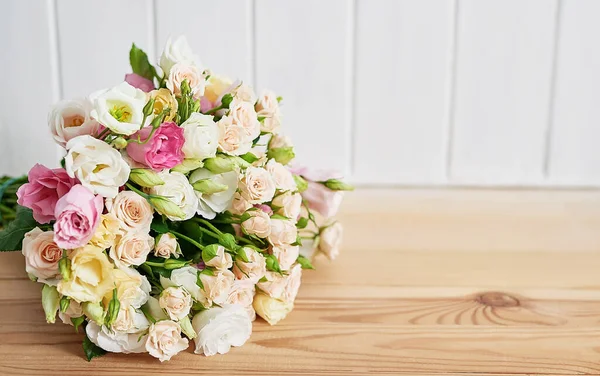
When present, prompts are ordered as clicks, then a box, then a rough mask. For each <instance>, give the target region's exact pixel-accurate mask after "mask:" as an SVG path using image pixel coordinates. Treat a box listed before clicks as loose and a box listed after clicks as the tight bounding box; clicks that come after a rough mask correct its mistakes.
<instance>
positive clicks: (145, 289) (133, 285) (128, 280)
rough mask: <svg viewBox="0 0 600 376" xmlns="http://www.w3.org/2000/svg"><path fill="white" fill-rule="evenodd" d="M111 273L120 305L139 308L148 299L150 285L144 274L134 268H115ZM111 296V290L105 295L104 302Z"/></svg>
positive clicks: (106, 302)
mask: <svg viewBox="0 0 600 376" xmlns="http://www.w3.org/2000/svg"><path fill="white" fill-rule="evenodd" d="M113 274H114V278H115V285H116V288H117V297H118V299H119V302H121V306H132V307H133V308H140V307H141V306H142V305H144V304H145V303H146V302H147V301H148V299H149V298H150V290H151V289H152V287H151V286H150V282H148V278H146V276H144V275H141V274H140V272H138V271H137V270H135V269H134V268H123V269H115V270H114V271H113ZM111 298H112V291H111V292H110V293H109V294H108V295H107V296H105V298H104V303H105V304H108V302H109V301H110V299H111Z"/></svg>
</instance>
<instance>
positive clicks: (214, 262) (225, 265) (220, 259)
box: [204, 245, 233, 270]
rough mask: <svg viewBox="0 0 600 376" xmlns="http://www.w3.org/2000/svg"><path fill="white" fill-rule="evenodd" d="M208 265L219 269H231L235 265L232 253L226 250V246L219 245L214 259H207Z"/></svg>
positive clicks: (206, 263)
mask: <svg viewBox="0 0 600 376" xmlns="http://www.w3.org/2000/svg"><path fill="white" fill-rule="evenodd" d="M204 264H205V265H206V266H210V267H212V268H216V269H217V270H223V269H229V268H231V266H232V265H233V259H232V258H231V255H230V254H229V253H227V252H226V251H225V247H223V246H221V245H219V246H217V254H216V255H215V257H213V258H212V259H210V260H208V261H205V262H204Z"/></svg>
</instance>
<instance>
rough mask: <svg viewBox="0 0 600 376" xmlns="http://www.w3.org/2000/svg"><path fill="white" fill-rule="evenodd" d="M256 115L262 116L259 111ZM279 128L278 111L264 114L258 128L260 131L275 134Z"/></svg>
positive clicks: (279, 115) (279, 118)
mask: <svg viewBox="0 0 600 376" xmlns="http://www.w3.org/2000/svg"><path fill="white" fill-rule="evenodd" d="M258 116H264V115H263V114H261V113H258ZM280 129H281V114H280V113H279V111H277V112H275V113H274V114H271V115H268V116H265V117H264V119H263V121H262V123H261V124H260V130H261V131H262V132H267V133H272V134H277V133H279V130H280Z"/></svg>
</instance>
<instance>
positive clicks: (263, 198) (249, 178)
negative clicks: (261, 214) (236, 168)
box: [239, 167, 275, 204]
mask: <svg viewBox="0 0 600 376" xmlns="http://www.w3.org/2000/svg"><path fill="white" fill-rule="evenodd" d="M239 188H240V192H241V195H242V197H243V198H244V199H246V201H248V202H249V203H251V204H262V203H263V202H267V201H271V200H272V199H273V196H274V195H275V182H274V181H273V178H272V177H271V174H270V173H269V172H268V171H267V170H265V169H264V168H260V167H248V168H247V169H246V171H245V172H244V176H243V177H242V179H241V181H240V184H239Z"/></svg>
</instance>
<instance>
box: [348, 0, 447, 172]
mask: <svg viewBox="0 0 600 376" xmlns="http://www.w3.org/2000/svg"><path fill="white" fill-rule="evenodd" d="M356 16H357V21H356V27H357V30H356V34H357V45H356V75H357V76H356V90H355V98H356V107H355V113H356V117H355V119H356V136H355V155H354V165H355V173H354V177H355V179H354V180H355V181H357V182H364V183H369V184H377V183H381V184H385V183H410V184H427V183H439V182H443V181H445V178H446V144H447V123H448V119H447V109H448V100H449V95H448V94H449V91H448V89H449V86H450V75H451V69H450V63H451V53H452V48H451V47H452V32H453V23H454V22H453V17H454V6H453V2H452V1H447V0H427V1H413V0H401V1H397V0H383V1H381V0H376V1H373V0H368V1H367V0H361V1H359V2H358V7H357V11H356Z"/></svg>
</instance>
